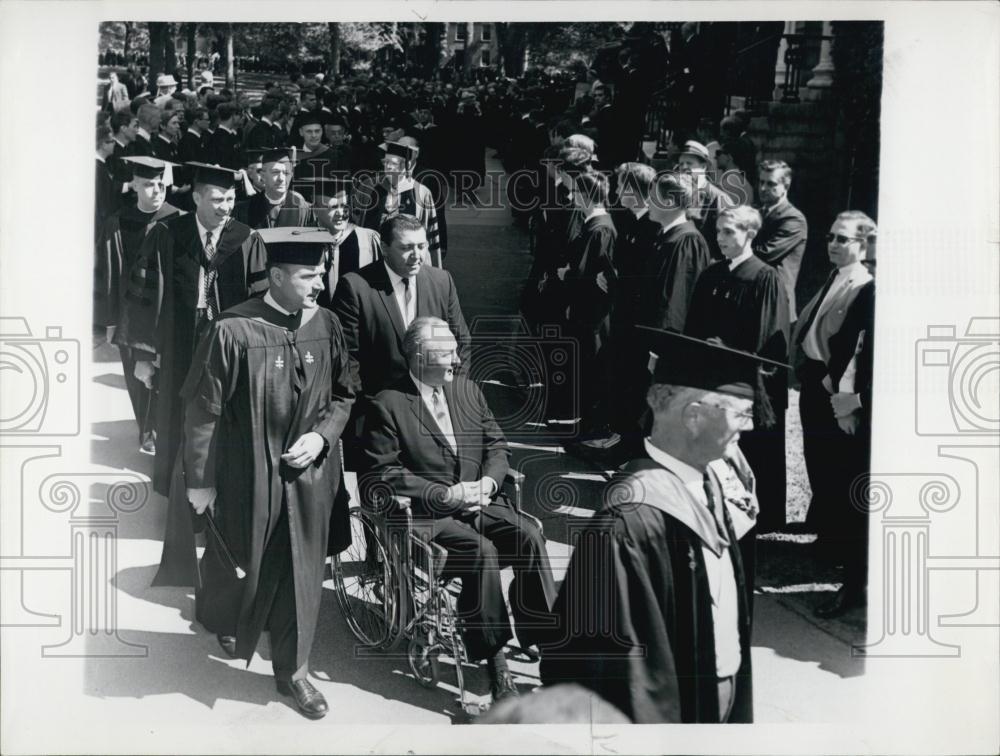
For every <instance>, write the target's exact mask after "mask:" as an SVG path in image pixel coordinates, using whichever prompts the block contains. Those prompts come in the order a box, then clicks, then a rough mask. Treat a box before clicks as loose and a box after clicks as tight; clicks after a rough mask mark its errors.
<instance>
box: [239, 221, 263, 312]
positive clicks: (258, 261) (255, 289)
mask: <svg viewBox="0 0 1000 756" xmlns="http://www.w3.org/2000/svg"><path fill="white" fill-rule="evenodd" d="M243 255H244V260H245V261H246V268H245V270H246V272H247V297H248V298H249V297H255V296H263V295H264V294H265V293H266V292H267V249H266V248H265V247H264V242H263V240H262V239H261V238H260V234H258V233H257V232H256V231H252V232H251V233H250V236H248V237H247V240H246V241H245V242H243Z"/></svg>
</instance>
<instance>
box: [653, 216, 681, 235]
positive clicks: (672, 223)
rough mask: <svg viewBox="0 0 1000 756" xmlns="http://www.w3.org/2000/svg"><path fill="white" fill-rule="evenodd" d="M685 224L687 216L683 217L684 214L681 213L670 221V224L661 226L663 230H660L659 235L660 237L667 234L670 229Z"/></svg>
mask: <svg viewBox="0 0 1000 756" xmlns="http://www.w3.org/2000/svg"><path fill="white" fill-rule="evenodd" d="M685 222H687V216H686V215H684V213H681V214H680V215H678V216H677V217H676V218H674V219H673V220H672V221H670V223H667V224H666V225H664V226H663V228H661V229H660V235H661V236H662V235H663V234H665V233H667V231H669V230H670V229H672V228H674V227H675V226H679V225H681V224H682V223H685Z"/></svg>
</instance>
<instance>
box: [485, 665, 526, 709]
mask: <svg viewBox="0 0 1000 756" xmlns="http://www.w3.org/2000/svg"><path fill="white" fill-rule="evenodd" d="M490 678H491V679H490V694H491V695H492V696H493V703H495V704H496V703H500V702H501V701H506V700H507V699H508V698H520V697H521V694H520V693H518V692H517V686H516V685H514V678H513V677H511V676H510V670H509V669H498V670H496V671H494V672H491V673H490Z"/></svg>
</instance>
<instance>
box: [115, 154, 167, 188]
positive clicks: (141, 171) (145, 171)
mask: <svg viewBox="0 0 1000 756" xmlns="http://www.w3.org/2000/svg"><path fill="white" fill-rule="evenodd" d="M123 160H125V162H127V163H128V167H129V168H131V169H132V178H150V179H151V178H159V177H160V176H163V183H164V184H167V185H170V184H172V183H174V180H173V168H176V167H178V164H177V163H171V162H169V161H168V160H160V159H159V158H155V157H146V156H143V155H137V156H135V157H127V158H123Z"/></svg>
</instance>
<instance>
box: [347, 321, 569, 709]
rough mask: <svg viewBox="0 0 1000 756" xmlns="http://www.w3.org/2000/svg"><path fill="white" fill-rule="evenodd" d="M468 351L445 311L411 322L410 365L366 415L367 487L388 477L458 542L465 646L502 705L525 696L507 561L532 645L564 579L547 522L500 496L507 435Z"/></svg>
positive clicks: (450, 569) (449, 569)
mask: <svg viewBox="0 0 1000 756" xmlns="http://www.w3.org/2000/svg"><path fill="white" fill-rule="evenodd" d="M458 352H459V344H458V342H457V341H456V339H455V336H454V334H452V332H451V331H450V330H449V328H448V324H447V323H445V322H444V321H443V320H441V319H440V318H435V317H418V318H416V319H415V320H414V321H413V322H412V323H411V324H410V325H409V327H408V328H407V329H406V332H405V334H404V336H403V355H404V357H405V359H406V373H405V374H404V375H403V377H401V378H399V379H398V380H397V381H395V382H394V383H392V384H390V385H389V387H388V388H386V389H384V390H383V391H380V392H379V393H378V395H377V396H376V397H375V398H374V401H373V403H372V405H371V408H370V410H369V412H368V413H367V416H366V418H365V426H364V436H363V439H364V450H365V456H366V458H367V461H368V463H369V467H370V473H369V474H368V475H366V476H364V477H362V479H361V481H360V482H359V486H360V488H361V491H362V495H363V496H364V495H365V491H366V488H367V486H370V485H371V484H374V483H375V482H376V481H379V482H381V483H383V484H387V485H388V486H390V487H391V489H392V492H393V493H394V494H395V495H397V496H406V497H409V498H410V499H411V511H412V513H413V523H414V528H415V530H416V531H417V532H418V533H420V534H421V537H424V538H427V539H428V540H432V541H434V542H435V543H437V544H439V545H440V546H443V547H444V548H445V549H447V550H448V559H447V562H446V565H445V568H444V569H445V572H444V575H445V576H446V577H448V576H455V577H459V578H460V579H461V582H462V592H461V593H460V594H459V597H458V615H459V617H460V618H461V619H462V621H463V622H464V628H465V629H464V632H463V637H464V641H465V648H466V651H467V652H468V655H469V659H470V660H472V661H479V660H482V659H485V660H486V662H487V668H488V670H489V674H490V690H491V693H492V695H493V701H494V703H496V702H497V701H500V700H503V699H505V698H510V697H514V696H517V695H518V692H517V688H516V686H515V685H514V681H513V679H512V678H511V675H510V671H509V670H508V668H507V659H506V654H505V652H504V647H505V646H506V645H507V642H508V641H509V640H510V639H511V638H512V633H511V627H510V618H509V616H508V613H507V607H506V605H505V603H504V598H503V592H502V587H501V583H500V569H501V568H502V567H507V566H511V567H513V568H514V583H513V584H511V587H510V590H509V592H508V593H509V599H510V604H511V610H512V613H513V615H514V621H515V624H516V627H517V637H518V640H519V642H520V644H521V646H522V647H525V648H527V647H528V646H531V645H533V644H536V643H538V642H539V641H540V640H541V639H542V633H543V631H544V629H545V628H546V622H547V620H548V619H549V610H550V608H551V606H552V601H553V600H554V599H555V583H554V582H553V580H552V573H551V569H550V567H549V560H548V554H547V552H546V549H545V539H544V537H543V536H542V533H541V530H540V529H539V527H538V526H537V525H536V524H535V523H533V522H532V521H531V520H529V519H527V518H526V517H525V516H524V515H522V514H521V513H520V512H517V511H516V510H515V509H514V508H513V507H512V506H511V505H510V503H509V502H508V501H507V499H506V497H504V496H498V494H499V491H500V484H501V483H502V482H503V480H504V478H505V477H506V474H507V466H508V461H507V460H508V456H509V451H508V449H507V443H506V441H505V440H504V437H503V432H502V431H501V430H500V426H499V425H498V424H497V422H496V420H495V419H494V418H493V414H492V413H491V412H490V408H489V406H488V405H487V404H486V399H485V398H484V397H483V394H482V392H481V391H480V390H479V388H478V387H477V386H476V384H475V383H473V382H471V381H469V380H467V379H465V378H463V377H461V376H458V375H456V374H455V371H456V368H457V367H458V366H459V365H460V363H461V359H460V358H459V356H458ZM366 484H367V486H366ZM375 488H377V486H374V487H373V488H371V489H369V492H371V493H373V492H374V489H375ZM370 503H371V504H373V505H376V506H377V505H378V502H377V501H376V502H370ZM391 516H392V515H391V514H390V517H391Z"/></svg>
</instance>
